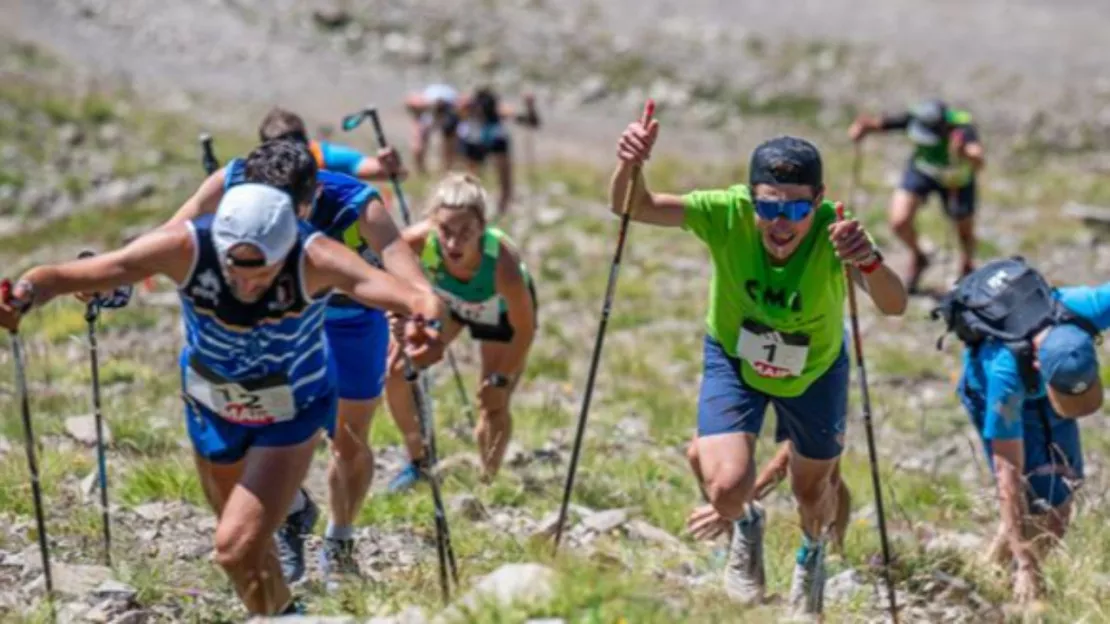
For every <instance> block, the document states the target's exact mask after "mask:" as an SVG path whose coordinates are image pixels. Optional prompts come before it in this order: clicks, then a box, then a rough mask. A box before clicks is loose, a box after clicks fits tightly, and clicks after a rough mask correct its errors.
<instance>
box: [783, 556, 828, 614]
mask: <svg viewBox="0 0 1110 624" xmlns="http://www.w3.org/2000/svg"><path fill="white" fill-rule="evenodd" d="M790 606H791V607H792V608H793V609H794V612H795V613H796V614H799V615H801V614H805V615H810V614H813V615H816V614H820V613H821V611H822V609H824V606H825V543H824V541H820V540H816V541H815V540H810V539H809V538H808V537H805V536H803V537H802V546H801V547H800V548H799V549H798V558H797V559H796V560H795V565H794V580H793V581H792V582H791V583H790Z"/></svg>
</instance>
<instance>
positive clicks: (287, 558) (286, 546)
mask: <svg viewBox="0 0 1110 624" xmlns="http://www.w3.org/2000/svg"><path fill="white" fill-rule="evenodd" d="M301 492H302V493H303V494H304V508H302V509H301V510H300V511H295V512H293V513H291V514H289V515H288V516H286V517H285V522H284V523H283V524H282V525H281V528H279V529H278V530H277V534H276V535H274V537H275V538H276V539H277V546H278V559H279V560H280V561H281V575H282V576H284V577H285V582H286V583H289V584H293V583H296V582H297V581H299V580H301V579H302V578H304V570H305V558H304V542H305V537H307V536H308V535H311V534H312V527H314V526H315V525H316V519H317V518H318V517H319V516H320V508H319V507H317V506H316V503H314V502H312V499H311V498H310V497H309V496H308V490H305V489H303V488H302V489H301Z"/></svg>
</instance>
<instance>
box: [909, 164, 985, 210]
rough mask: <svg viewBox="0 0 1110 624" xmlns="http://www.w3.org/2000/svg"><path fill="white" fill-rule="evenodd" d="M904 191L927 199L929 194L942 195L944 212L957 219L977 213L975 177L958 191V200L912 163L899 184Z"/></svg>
mask: <svg viewBox="0 0 1110 624" xmlns="http://www.w3.org/2000/svg"><path fill="white" fill-rule="evenodd" d="M899 188H901V189H902V190H904V191H909V192H911V193H913V194H914V195H916V196H918V197H919V198H921V200H922V201H927V200H928V199H929V196H930V195H932V194H933V193H936V194H937V195H938V196H940V203H941V205H942V206H944V213H945V214H947V215H948V216H949V217H950V218H952V219H955V220H957V221H958V220H960V219H964V218H967V217H970V216H971V215H973V214H975V179H974V178H972V180H971V182H969V183H968V184H967V186H964V187H962V188H960V189H958V190H957V191H956V201H954V202H953V201H952V200H951V198H949V196H948V189H947V188H945V187H943V186H941V184H940V182H937V181H936V180H935V179H934V178H932V177H929V176H927V175H925V174H924V173H922V172H921V171H920V170H918V169H917V168H915V167H914V166H913V165H912V164H911V165H909V166H907V167H906V170H905V172H903V173H902V183H901V184H900V185H899Z"/></svg>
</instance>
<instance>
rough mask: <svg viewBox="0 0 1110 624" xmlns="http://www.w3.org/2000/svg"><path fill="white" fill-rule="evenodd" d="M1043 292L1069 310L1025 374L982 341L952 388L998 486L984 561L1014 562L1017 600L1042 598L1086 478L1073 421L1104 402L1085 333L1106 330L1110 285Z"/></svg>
mask: <svg viewBox="0 0 1110 624" xmlns="http://www.w3.org/2000/svg"><path fill="white" fill-rule="evenodd" d="M992 266H993V263H992V264H988V265H986V266H984V267H983V268H982V269H980V271H988V270H990V269H991V267H992ZM976 273H978V272H976ZM976 273H973V274H972V276H975V275H976ZM969 277H970V276H969ZM1049 296H1051V297H1052V298H1054V299H1055V300H1056V301H1058V302H1059V304H1062V306H1063V313H1064V314H1065V315H1067V316H1066V317H1065V318H1064V320H1063V321H1061V322H1056V323H1054V324H1049V325H1048V326H1046V327H1044V328H1042V329H1039V330H1037V331H1036V333H1035V334H1034V336H1033V338H1032V341H1031V345H1030V347H1031V348H1030V349H1029V351H1028V352H1029V353H1030V355H1029V357H1030V358H1032V362H1031V366H1030V367H1028V368H1026V369H1024V370H1029V371H1030V372H1028V373H1027V375H1028V376H1027V377H1023V375H1022V371H1023V366H1021V365H1019V355H1018V354H1015V351H1014V349H1013V348H1012V346H1007V344H1004V343H1002V342H1001V341H999V340H996V339H993V338H988V339H987V340H985V341H984V342H982V343H980V344H979V345H978V346H977V347H969V348H968V349H966V350H965V351H964V354H963V368H964V370H963V375H962V377H961V379H960V382H959V387H958V394H959V396H960V399H961V402H962V403H963V405H964V407H965V409H966V410H967V412H968V414H969V416H970V418H971V423H972V425H973V426H974V427H975V429H976V430H977V431H978V433H979V436H980V439H981V440H982V443H983V450H984V452H985V453H986V456H987V460H988V463H989V464H990V467H991V470H992V472H993V473H994V475H995V477H996V479H997V483H998V493H999V501H1000V506H1001V509H1000V511H1001V526H1000V528H999V532H998V536H997V537H996V539H995V543H994V544H993V545H992V547H991V549H990V554H989V557H990V559H992V560H994V561H997V562H1000V563H1005V562H1009V561H1011V560H1012V561H1013V562H1014V563H1015V564H1016V570H1015V575H1014V595H1015V598H1016V599H1017V600H1018V601H1022V602H1028V601H1031V600H1035V599H1037V598H1038V597H1040V596H1041V595H1042V593H1043V591H1044V588H1043V579H1042V577H1041V573H1040V560H1041V559H1042V558H1043V556H1044V555H1045V554H1046V553H1047V551H1048V549H1049V547H1051V546H1052V545H1053V544H1054V543H1055V542H1057V541H1059V540H1060V539H1061V538H1062V537H1063V535H1064V532H1065V531H1066V529H1067V526H1068V520H1069V518H1070V516H1071V511H1072V500H1073V493H1074V492H1075V489H1076V487H1078V484H1079V482H1081V480H1082V479H1083V454H1082V448H1081V445H1080V435H1079V423H1078V421H1077V420H1076V419H1077V418H1079V417H1081V416H1086V415H1088V414H1091V413H1093V412H1095V411H1097V410H1098V409H1099V408H1100V407H1101V405H1102V401H1103V391H1102V383H1101V381H1100V377H1099V362H1098V354H1097V352H1096V350H1095V342H1096V338H1095V337H1094V336H1093V335H1092V333H1091V332H1096V331H1097V332H1101V331H1103V330H1106V329H1107V328H1110V282H1108V283H1106V284H1102V285H1100V286H1096V287H1089V286H1072V287H1061V288H1057V289H1054V290H1052V291H1051V294H1050V295H1049ZM1022 310H1023V312H1025V311H1027V310H1028V306H1023V308H1022ZM1019 353H1020V352H1019ZM1031 387H1036V390H1033V391H1031V390H1030V388H1031Z"/></svg>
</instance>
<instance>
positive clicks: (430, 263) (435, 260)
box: [420, 230, 443, 271]
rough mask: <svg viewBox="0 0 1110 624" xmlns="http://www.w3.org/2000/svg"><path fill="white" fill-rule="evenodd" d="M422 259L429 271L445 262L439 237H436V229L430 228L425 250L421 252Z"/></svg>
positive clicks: (434, 269)
mask: <svg viewBox="0 0 1110 624" xmlns="http://www.w3.org/2000/svg"><path fill="white" fill-rule="evenodd" d="M420 260H421V261H422V262H423V264H424V266H425V267H426V268H427V269H428V270H429V271H436V270H438V269H439V267H440V264H442V263H443V258H442V256H441V254H440V251H439V238H437V237H436V233H435V231H434V230H428V236H427V237H426V238H425V239H424V250H423V251H421V252H420Z"/></svg>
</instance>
